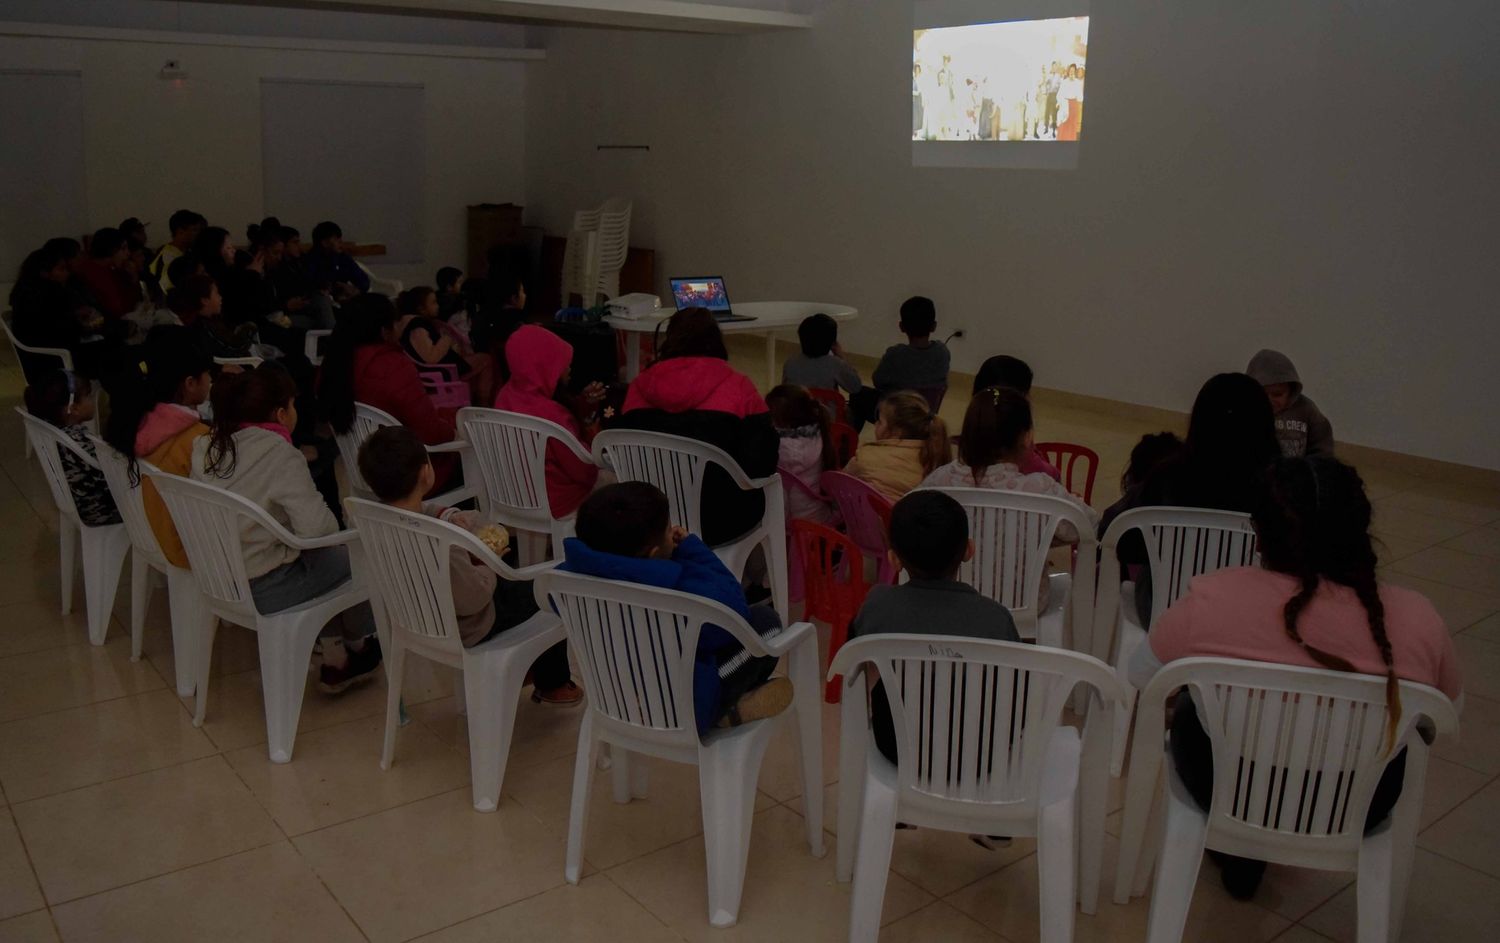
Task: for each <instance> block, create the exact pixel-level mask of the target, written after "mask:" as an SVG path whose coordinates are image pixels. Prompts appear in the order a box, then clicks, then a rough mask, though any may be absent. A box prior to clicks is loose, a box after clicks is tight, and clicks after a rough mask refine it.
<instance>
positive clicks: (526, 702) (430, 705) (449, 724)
mask: <svg viewBox="0 0 1500 943" xmlns="http://www.w3.org/2000/svg"><path fill="white" fill-rule="evenodd" d="M529 690H530V689H529V688H528V689H527V691H528V692H529ZM407 713H409V714H410V715H411V716H412V717H413V718H415V719H416V720H417V721H418V722H420V723H421V724H422V725H423V726H425V727H427V728H428V729H429V730H431V731H432V732H433V733H434V734H436V735H437V737H438V738H439V739H440V740H442V741H443V742H444V743H446V744H448V745H449V746H451V747H453V748H454V749H455V750H458V751H459V752H460V753H461V754H462V755H463V756H465V757H467V756H468V755H469V722H468V719H467V718H466V717H464V716H463V715H461V714H459V713H458V708H457V705H456V704H455V702H454V700H453V698H452V697H442V698H438V699H436V700H432V701H426V702H424V703H421V704H410V705H408V706H407ZM582 720H583V710H582V709H581V708H562V707H550V706H547V705H545V704H536V703H533V702H532V700H531V697H530V695H529V693H523V695H522V697H521V699H520V700H519V701H518V702H517V703H516V726H515V732H514V733H513V734H512V739H511V747H510V766H509V770H518V769H525V768H527V767H528V766H536V765H537V764H539V763H546V762H548V761H550V760H556V759H560V758H562V757H565V756H572V755H573V752H574V751H575V750H577V749H578V725H579V723H581V722H582ZM509 770H508V771H507V772H506V775H507V776H508V775H510V772H509Z"/></svg>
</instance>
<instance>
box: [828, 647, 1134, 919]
mask: <svg viewBox="0 0 1500 943" xmlns="http://www.w3.org/2000/svg"><path fill="white" fill-rule="evenodd" d="M869 667H874V668H875V669H876V671H877V672H878V673H879V675H880V678H881V679H882V681H883V683H884V685H885V692H886V697H887V699H888V700H889V702H890V710H891V720H892V726H893V728H894V732H895V737H896V744H897V754H898V756H899V757H900V759H901V761H900V762H899V763H895V764H893V763H891V761H890V760H888V759H886V758H885V756H884V755H883V754H882V753H881V752H880V751H879V750H878V749H875V748H874V738H873V735H872V733H871V723H870V721H871V718H870V701H869V698H868V697H867V696H866V685H867V683H868V682H867V679H868V675H867V671H866V669H867V668H869ZM828 671H829V677H833V676H834V675H838V674H842V675H843V677H844V687H845V690H844V692H843V697H842V698H841V699H840V700H841V703H842V707H841V708H840V710H841V721H840V722H841V725H842V726H841V730H840V744H839V832H838V838H839V841H838V866H837V877H838V879H839V880H840V881H847V880H849V879H850V877H851V874H852V877H853V879H854V893H853V899H852V901H851V902H850V915H849V939H850V941H851V943H862V941H874V940H875V938H876V937H877V935H878V934H879V931H880V912H881V906H882V903H883V901H884V899H885V885H886V878H887V875H888V874H889V871H890V864H891V848H892V843H893V842H894V836H895V829H896V823H897V822H898V821H901V822H908V823H910V824H913V825H917V826H920V827H923V828H939V829H943V830H945V831H953V832H964V833H976V832H977V833H979V834H985V835H997V834H998V835H1027V836H1030V835H1034V836H1036V839H1037V868H1038V871H1039V872H1040V874H1039V886H1040V887H1041V894H1042V901H1041V908H1042V913H1041V938H1042V940H1043V941H1044V943H1056V941H1068V940H1071V939H1072V938H1073V922H1074V911H1073V904H1074V899H1075V896H1076V897H1077V899H1078V901H1079V903H1080V904H1081V906H1082V908H1083V911H1084V913H1093V912H1094V911H1095V910H1096V909H1097V904H1098V898H1099V870H1100V866H1101V860H1102V853H1103V841H1104V813H1105V801H1106V787H1107V785H1108V782H1109V777H1108V776H1107V775H1106V773H1105V763H1106V762H1107V761H1108V758H1109V742H1108V739H1109V737H1110V734H1111V728H1112V726H1113V724H1112V723H1111V722H1110V721H1111V717H1112V715H1113V713H1114V712H1115V711H1118V710H1122V709H1124V707H1125V690H1124V687H1123V686H1122V685H1121V684H1120V683H1119V681H1118V680H1116V678H1115V677H1114V673H1113V672H1111V671H1110V670H1109V667H1108V666H1107V665H1105V664H1104V663H1103V662H1101V661H1099V660H1098V659H1096V658H1094V657H1093V656H1091V655H1083V654H1079V653H1078V652H1069V651H1063V650H1061V649H1052V648H1045V647H1041V646H1035V645H1027V644H1022V643H1018V642H999V641H992V640H989V639H975V638H967V637H960V636H944V635H872V636H865V637H862V638H857V639H853V640H851V641H850V642H848V643H847V644H846V645H844V646H843V647H842V648H840V649H839V651H838V654H837V655H836V656H835V657H834V659H833V664H832V665H830V666H829V669H828ZM855 685H859V687H858V689H856V688H855ZM1080 686H1081V687H1083V688H1084V689H1086V691H1087V692H1088V695H1091V696H1090V700H1091V701H1095V699H1099V700H1097V701H1096V704H1097V706H1099V707H1102V710H1091V711H1090V712H1089V718H1088V721H1087V722H1086V723H1085V725H1084V728H1083V732H1082V735H1081V736H1080V733H1079V731H1078V729H1077V728H1075V727H1070V726H1066V725H1064V724H1063V723H1062V721H1063V710H1064V708H1065V707H1066V705H1067V703H1068V700H1069V698H1070V697H1071V695H1072V694H1073V692H1074V689H1075V688H1077V687H1080Z"/></svg>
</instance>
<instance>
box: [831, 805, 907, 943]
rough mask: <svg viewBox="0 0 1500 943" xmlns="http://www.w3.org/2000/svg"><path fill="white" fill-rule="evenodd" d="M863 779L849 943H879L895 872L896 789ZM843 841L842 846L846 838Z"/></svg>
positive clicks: (851, 897) (841, 839)
mask: <svg viewBox="0 0 1500 943" xmlns="http://www.w3.org/2000/svg"><path fill="white" fill-rule="evenodd" d="M863 779H864V782H863V783H862V784H861V785H862V786H863V788H862V789H860V793H861V797H862V800H861V806H862V807H863V810H864V814H863V817H862V818H861V819H860V821H859V822H858V825H857V827H858V828H859V850H858V854H857V856H856V860H855V863H854V889H853V893H852V894H850V899H849V943H875V940H876V938H877V937H879V936H880V912H881V910H882V909H883V907H884V905H885V884H886V879H887V878H889V877H890V873H891V848H892V847H893V846H894V845H895V842H896V791H895V789H893V788H892V787H891V785H890V784H888V783H884V782H881V781H880V780H879V779H877V778H876V777H874V776H869V775H866V776H864V777H863ZM839 841H840V843H841V844H842V842H843V836H842V835H840V836H839Z"/></svg>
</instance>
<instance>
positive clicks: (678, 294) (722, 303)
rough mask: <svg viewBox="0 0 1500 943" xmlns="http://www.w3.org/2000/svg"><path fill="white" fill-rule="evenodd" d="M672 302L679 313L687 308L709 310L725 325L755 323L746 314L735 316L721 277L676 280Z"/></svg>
mask: <svg viewBox="0 0 1500 943" xmlns="http://www.w3.org/2000/svg"><path fill="white" fill-rule="evenodd" d="M671 283H672V301H673V303H674V304H675V305H676V307H677V310H678V311H682V310H684V309H685V308H707V309H708V310H709V311H710V312H711V313H712V314H713V316H714V320H716V321H718V322H719V323H721V324H723V323H726V322H732V321H754V320H755V318H754V317H753V316H751V315H746V314H735V313H734V309H733V308H731V307H730V305H729V289H727V288H725V287H724V278H723V276H720V275H698V276H694V277H691V278H674V279H671Z"/></svg>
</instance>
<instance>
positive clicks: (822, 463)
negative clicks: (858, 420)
mask: <svg viewBox="0 0 1500 943" xmlns="http://www.w3.org/2000/svg"><path fill="white" fill-rule="evenodd" d="M766 405H767V406H770V407H771V425H772V426H774V427H775V428H776V434H777V435H779V436H780V437H781V451H780V457H779V460H778V462H777V468H778V470H779V471H780V472H781V476H782V478H783V479H785V478H786V476H788V475H794V476H796V478H797V480H798V481H800V482H802V484H803V485H805V486H806V490H804V489H802V488H798V487H796V486H795V485H791V484H788V485H787V488H786V510H787V516H788V517H791V518H795V519H797V520H804V521H812V522H813V523H815V524H833V523H834V517H835V515H834V513H833V506H832V505H831V504H829V503H828V502H827V501H825V500H822V499H820V498H818V497H814V495H821V494H822V493H823V492H822V478H823V473H824V472H825V471H828V470H830V469H836V468H838V458H837V457H836V455H835V453H834V449H833V434H832V432H831V430H830V429H829V419H828V410H826V409H824V408H823V406H822V404H821V403H819V402H818V401H817V400H815V399H813V398H812V395H811V394H809V393H808V392H807V388H806V387H803V386H797V385H796V384H792V383H787V384H783V385H781V386H778V387H777V388H776V389H774V390H772V391H771V392H769V393H767V394H766ZM808 491H811V492H812V494H809V493H808Z"/></svg>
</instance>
